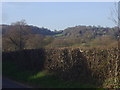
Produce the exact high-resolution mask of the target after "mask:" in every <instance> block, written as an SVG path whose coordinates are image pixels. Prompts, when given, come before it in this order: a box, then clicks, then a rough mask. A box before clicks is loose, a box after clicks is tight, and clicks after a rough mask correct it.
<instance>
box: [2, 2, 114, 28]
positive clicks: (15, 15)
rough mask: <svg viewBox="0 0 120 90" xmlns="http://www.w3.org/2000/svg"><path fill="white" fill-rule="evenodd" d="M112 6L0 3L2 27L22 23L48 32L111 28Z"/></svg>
mask: <svg viewBox="0 0 120 90" xmlns="http://www.w3.org/2000/svg"><path fill="white" fill-rule="evenodd" d="M113 8H114V2H3V3H2V24H11V23H13V22H16V21H20V20H22V19H25V20H26V22H27V24H29V25H34V26H38V27H45V28H48V29H50V30H63V29H65V28H67V27H73V26H77V25H87V26H89V25H92V26H93V25H95V26H98V25H100V26H103V27H113V26H115V24H114V23H113V22H112V21H111V20H110V19H109V18H110V17H111V9H113Z"/></svg>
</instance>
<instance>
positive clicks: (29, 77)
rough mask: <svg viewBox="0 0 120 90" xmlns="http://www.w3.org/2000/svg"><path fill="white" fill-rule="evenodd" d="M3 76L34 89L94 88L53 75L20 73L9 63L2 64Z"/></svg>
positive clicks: (31, 72) (43, 72)
mask: <svg viewBox="0 0 120 90" xmlns="http://www.w3.org/2000/svg"><path fill="white" fill-rule="evenodd" d="M3 76H6V77H8V78H10V79H13V80H15V81H18V82H21V83H23V84H26V85H30V86H33V87H36V88H95V86H94V85H91V84H83V83H80V82H76V81H65V80H61V79H58V78H57V77H55V75H54V74H53V73H49V72H48V71H46V70H44V71H41V72H34V71H22V70H20V68H18V67H17V66H16V65H15V63H13V62H11V61H6V62H3Z"/></svg>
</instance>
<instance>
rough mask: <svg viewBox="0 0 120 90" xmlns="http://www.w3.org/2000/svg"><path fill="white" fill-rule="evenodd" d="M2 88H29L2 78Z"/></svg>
mask: <svg viewBox="0 0 120 90" xmlns="http://www.w3.org/2000/svg"><path fill="white" fill-rule="evenodd" d="M2 88H28V87H26V86H24V85H22V84H19V83H17V82H15V81H12V80H10V79H7V78H2Z"/></svg>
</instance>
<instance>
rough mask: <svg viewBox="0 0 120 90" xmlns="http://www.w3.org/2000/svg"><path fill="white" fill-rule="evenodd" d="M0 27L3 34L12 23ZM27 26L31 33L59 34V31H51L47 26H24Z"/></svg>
mask: <svg viewBox="0 0 120 90" xmlns="http://www.w3.org/2000/svg"><path fill="white" fill-rule="evenodd" d="M0 27H2V35H4V34H5V33H6V32H7V31H8V30H11V28H12V27H14V26H12V25H0ZM25 27H27V28H29V30H30V32H31V33H32V34H41V35H55V34H59V33H60V32H53V31H51V30H49V29H47V28H44V27H42V28H39V27H36V26H30V25H27V26H25Z"/></svg>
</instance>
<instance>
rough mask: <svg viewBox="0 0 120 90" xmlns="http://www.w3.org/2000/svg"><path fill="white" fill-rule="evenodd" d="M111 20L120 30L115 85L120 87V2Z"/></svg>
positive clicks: (116, 4) (116, 5)
mask: <svg viewBox="0 0 120 90" xmlns="http://www.w3.org/2000/svg"><path fill="white" fill-rule="evenodd" d="M111 20H112V21H113V22H114V24H115V25H116V26H117V30H118V34H117V35H118V36H117V40H118V55H117V60H116V61H115V83H116V84H117V86H119V82H120V1H119V2H118V3H115V6H114V9H112V11H111Z"/></svg>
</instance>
